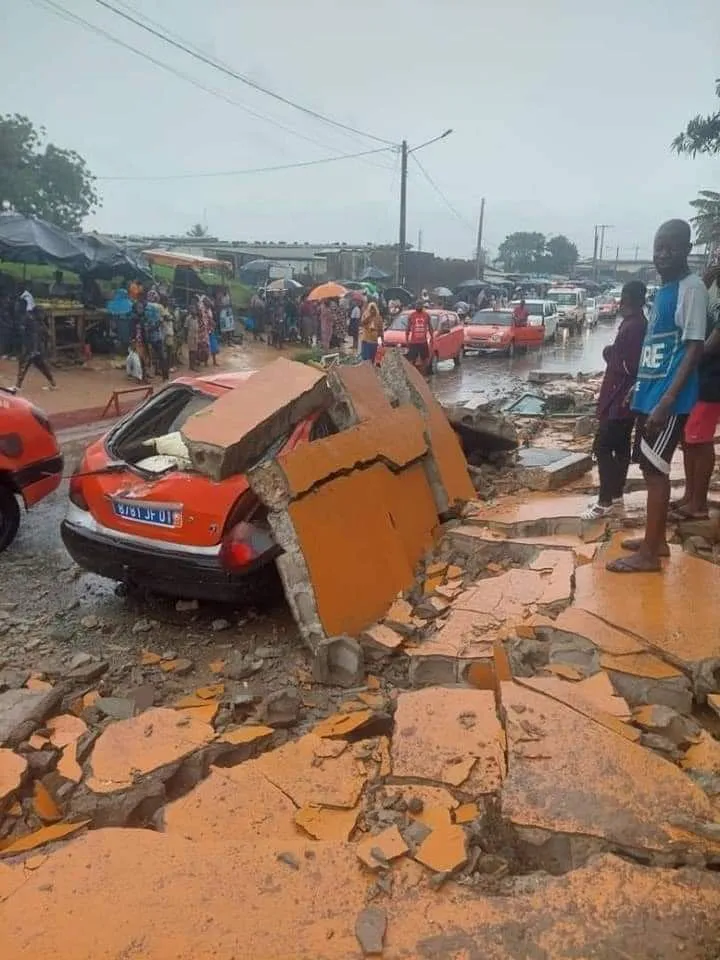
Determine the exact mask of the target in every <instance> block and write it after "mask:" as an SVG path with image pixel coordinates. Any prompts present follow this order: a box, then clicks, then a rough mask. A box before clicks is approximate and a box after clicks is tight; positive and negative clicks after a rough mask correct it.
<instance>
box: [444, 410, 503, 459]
mask: <svg viewBox="0 0 720 960" xmlns="http://www.w3.org/2000/svg"><path fill="white" fill-rule="evenodd" d="M443 410H444V412H445V416H446V417H447V418H448V420H449V421H450V423H451V425H452V427H453V429H454V430H455V431H456V433H457V434H458V436H459V437H460V443H461V445H462V448H463V452H464V454H465V456H466V458H467V459H468V460H469V461H470V463H475V464H477V463H481V462H482V461H483V460H487V459H488V457H489V456H490V454H492V453H497V452H498V451H500V450H515V449H516V448H517V446H518V435H517V429H516V427H515V424H514V423H513V421H512V420H510V419H509V418H508V417H506V416H505V415H504V414H502V413H498V412H495V411H493V410H491V409H490V408H489V406H488V405H487V404H482V405H479V406H474V405H473V404H472V403H446V404H443Z"/></svg>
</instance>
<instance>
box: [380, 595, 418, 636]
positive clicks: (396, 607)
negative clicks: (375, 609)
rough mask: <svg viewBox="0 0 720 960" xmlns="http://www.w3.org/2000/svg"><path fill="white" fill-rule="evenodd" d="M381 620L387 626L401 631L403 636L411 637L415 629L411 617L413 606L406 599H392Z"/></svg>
mask: <svg viewBox="0 0 720 960" xmlns="http://www.w3.org/2000/svg"><path fill="white" fill-rule="evenodd" d="M383 620H384V621H385V623H386V624H387V625H388V626H389V627H392V629H393V630H397V632H398V633H401V634H402V635H403V636H404V637H411V636H412V635H413V634H414V633H415V632H416V631H417V627H416V625H415V620H414V617H413V608H412V607H411V605H410V604H409V603H408V602H407V600H403V599H397V600H393V602H392V605H391V606H390V608H389V609H388V611H387V613H386V614H385V616H384V617H383Z"/></svg>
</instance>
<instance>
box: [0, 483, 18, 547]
mask: <svg viewBox="0 0 720 960" xmlns="http://www.w3.org/2000/svg"><path fill="white" fill-rule="evenodd" d="M19 526H20V507H19V506H18V502H17V497H16V496H15V494H14V493H13V492H12V490H8V488H7V487H0V553H2V552H3V550H7V548H8V547H9V546H10V544H11V543H12V542H13V540H14V539H15V537H16V536H17V532H18V528H19Z"/></svg>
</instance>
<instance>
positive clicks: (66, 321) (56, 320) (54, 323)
mask: <svg viewBox="0 0 720 960" xmlns="http://www.w3.org/2000/svg"><path fill="white" fill-rule="evenodd" d="M37 306H38V307H39V308H40V309H41V310H42V313H43V318H44V320H45V325H46V326H47V331H48V356H49V359H50V360H51V361H55V360H57V359H58V358H59V356H61V355H62V356H67V355H69V356H70V357H71V358H72V359H79V360H82V359H84V355H85V344H86V342H87V335H88V333H89V332H90V331H91V330H93V329H94V328H95V327H97V326H98V325H99V324H101V323H104V322H106V321H107V320H109V318H110V314H109V313H108V312H107V310H99V309H95V308H91V307H84V306H83V305H82V304H81V303H68V304H56V303H53V301H52V300H38V301H37ZM68 330H69V331H71V332H72V338H71V340H70V342H63V341H65V337H63V336H62V334H63V333H65V332H67V331H68ZM59 334H60V336H59Z"/></svg>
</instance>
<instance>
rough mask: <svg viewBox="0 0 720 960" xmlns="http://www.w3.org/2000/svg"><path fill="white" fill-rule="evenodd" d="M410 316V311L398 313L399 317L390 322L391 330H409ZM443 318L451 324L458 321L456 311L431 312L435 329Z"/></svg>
mask: <svg viewBox="0 0 720 960" xmlns="http://www.w3.org/2000/svg"><path fill="white" fill-rule="evenodd" d="M409 318H410V311H409V310H405V311H404V312H403V313H400V314H398V316H397V317H395V319H394V320H393V322H392V323H391V324H390V327H389V328H388V329H390V330H407V327H408V320H409ZM443 320H447V321H448V323H449V324H450V326H454V325H455V324H456V323H457V320H456V319H455V314H454V313H431V314H430V326H431V327H432V328H433V330H437V329H438V327H439V326H440V324H441V322H442V321H443Z"/></svg>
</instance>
